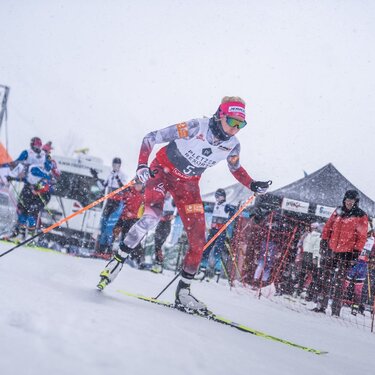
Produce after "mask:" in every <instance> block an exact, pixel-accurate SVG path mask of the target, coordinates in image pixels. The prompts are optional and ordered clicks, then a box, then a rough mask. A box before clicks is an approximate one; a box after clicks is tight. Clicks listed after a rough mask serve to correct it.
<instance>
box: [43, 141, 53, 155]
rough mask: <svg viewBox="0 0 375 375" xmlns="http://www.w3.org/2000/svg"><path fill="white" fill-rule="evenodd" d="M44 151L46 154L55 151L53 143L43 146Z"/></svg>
mask: <svg viewBox="0 0 375 375" xmlns="http://www.w3.org/2000/svg"><path fill="white" fill-rule="evenodd" d="M42 150H43V151H45V152H47V153H50V152H51V150H53V147H52V142H51V141H49V142H47V143H46V144H45V145H43V147H42Z"/></svg>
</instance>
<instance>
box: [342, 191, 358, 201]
mask: <svg viewBox="0 0 375 375" xmlns="http://www.w3.org/2000/svg"><path fill="white" fill-rule="evenodd" d="M345 199H354V200H355V201H356V202H358V201H359V193H358V191H357V190H347V191H346V193H345V195H344V200H345Z"/></svg>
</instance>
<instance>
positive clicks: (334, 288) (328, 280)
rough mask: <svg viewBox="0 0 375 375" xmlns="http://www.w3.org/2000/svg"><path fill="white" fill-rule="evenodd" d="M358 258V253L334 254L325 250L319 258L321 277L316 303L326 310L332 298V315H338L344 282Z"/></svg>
mask: <svg viewBox="0 0 375 375" xmlns="http://www.w3.org/2000/svg"><path fill="white" fill-rule="evenodd" d="M357 258H358V252H354V253H353V252H344V253H334V252H333V251H332V250H326V251H324V252H323V254H322V258H321V263H320V266H321V275H320V279H319V281H318V284H320V288H319V289H320V293H319V296H318V303H319V304H320V307H321V308H323V309H326V308H327V306H328V300H329V298H330V297H331V298H332V313H333V314H336V315H339V313H340V310H341V306H342V298H343V292H344V280H345V278H346V275H347V273H348V270H349V268H350V267H351V265H352V264H353V261H355V260H356V259H357Z"/></svg>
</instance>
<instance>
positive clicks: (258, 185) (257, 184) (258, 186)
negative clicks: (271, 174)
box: [250, 180, 272, 194]
mask: <svg viewBox="0 0 375 375" xmlns="http://www.w3.org/2000/svg"><path fill="white" fill-rule="evenodd" d="M271 184H272V181H270V180H269V181H252V182H251V184H250V190H251V191H253V192H254V193H257V194H265V193H266V192H267V189H268V188H269V187H270V185H271Z"/></svg>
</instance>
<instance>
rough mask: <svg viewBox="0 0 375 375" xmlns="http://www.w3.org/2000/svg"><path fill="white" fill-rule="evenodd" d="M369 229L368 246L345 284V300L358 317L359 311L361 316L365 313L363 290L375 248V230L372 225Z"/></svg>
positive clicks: (351, 270) (366, 245)
mask: <svg viewBox="0 0 375 375" xmlns="http://www.w3.org/2000/svg"><path fill="white" fill-rule="evenodd" d="M368 229H369V230H368V232H367V241H366V244H365V246H364V248H363V250H362V252H361V254H360V255H359V257H358V261H357V262H356V263H355V264H354V265H353V267H352V268H351V269H350V271H349V273H348V275H347V277H346V280H345V284H344V291H345V297H346V298H345V299H346V302H347V303H348V304H349V305H351V306H352V314H353V315H356V314H357V311H358V312H360V313H361V314H363V313H364V311H365V306H364V303H363V302H364V301H363V299H362V290H363V286H364V283H365V281H366V279H367V275H368V272H369V270H368V261H369V259H370V255H371V251H372V248H373V247H374V236H373V229H372V225H371V224H370V223H369V228H368ZM367 282H368V280H367ZM367 287H368V284H367ZM364 300H365V298H364Z"/></svg>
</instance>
